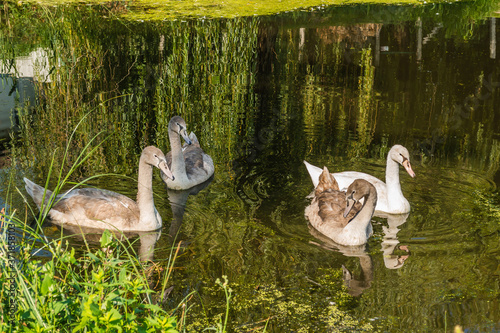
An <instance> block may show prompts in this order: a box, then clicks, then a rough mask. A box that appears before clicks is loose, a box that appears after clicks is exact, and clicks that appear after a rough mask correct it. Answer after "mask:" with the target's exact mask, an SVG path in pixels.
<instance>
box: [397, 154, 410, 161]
mask: <svg viewBox="0 0 500 333" xmlns="http://www.w3.org/2000/svg"><path fill="white" fill-rule="evenodd" d="M399 155H401V157H402V158H403V162H402V163H404V162H405V161H408V158H407V157H406V156H404V155H403V154H401V153H399Z"/></svg>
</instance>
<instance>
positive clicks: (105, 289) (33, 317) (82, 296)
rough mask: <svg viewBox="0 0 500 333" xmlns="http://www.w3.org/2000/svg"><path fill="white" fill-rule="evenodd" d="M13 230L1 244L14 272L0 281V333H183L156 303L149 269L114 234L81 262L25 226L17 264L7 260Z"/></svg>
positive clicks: (6, 219) (3, 259)
mask: <svg viewBox="0 0 500 333" xmlns="http://www.w3.org/2000/svg"><path fill="white" fill-rule="evenodd" d="M2 218H3V219H4V223H14V224H16V225H17V226H21V225H20V223H21V221H19V220H16V218H15V217H13V216H9V215H2ZM7 230H8V229H7V228H5V229H4V231H3V236H4V237H2V240H1V241H0V242H1V243H0V245H1V249H2V250H1V251H2V252H1V256H0V262H1V265H2V267H4V268H5V267H9V266H11V267H13V268H14V269H13V270H12V271H9V270H7V269H2V273H1V275H0V285H1V290H0V295H1V296H0V297H1V302H2V303H3V305H4V306H2V309H3V310H2V311H3V313H2V320H1V321H0V331H2V332H157V331H161V332H169V333H173V332H177V329H176V317H175V316H174V315H173V312H174V311H172V312H170V313H168V312H166V311H165V310H163V309H162V308H161V307H159V306H157V305H155V303H154V302H153V296H154V295H155V292H154V291H152V290H151V289H150V287H149V283H148V279H147V276H146V275H145V273H144V272H145V271H147V270H145V267H144V263H142V262H140V261H139V260H137V259H136V256H134V255H133V253H131V251H130V247H129V246H128V244H126V243H124V242H121V241H118V240H117V239H115V238H114V236H112V234H111V233H110V232H105V233H104V234H103V236H102V238H101V243H100V245H101V246H100V248H98V249H95V250H87V251H86V252H85V253H84V254H83V255H82V256H81V257H78V258H77V257H76V256H75V249H74V248H71V249H70V248H69V247H68V242H67V241H66V242H65V243H64V240H63V239H56V240H50V241H47V240H44V239H43V237H41V236H38V237H37V236H36V235H35V234H34V233H33V230H29V227H27V226H24V227H23V231H24V232H26V234H25V237H23V238H17V237H16V243H17V244H16V247H17V249H18V251H16V252H15V255H16V256H17V261H16V262H15V263H12V262H9V259H8V256H7V255H8V253H7V246H6V245H7V244H6V242H5V240H6V237H5V236H6V233H7V232H8V231H7ZM18 230H19V229H18ZM26 236H28V237H26ZM63 244H65V245H63ZM39 250H46V251H48V252H50V255H51V258H50V259H49V260H47V261H42V260H40V259H37V257H36V256H35V255H33V253H34V252H36V251H39ZM11 253H12V252H11ZM11 279H12V280H11ZM11 286H14V288H13V289H12V290H14V292H11V291H10V290H11ZM12 300H14V301H15V304H16V305H17V307H18V309H17V311H16V312H15V314H14V315H13V316H12V314H9V313H6V310H7V309H8V307H7V306H6V305H7V303H8V302H10V301H12ZM174 310H175V309H174Z"/></svg>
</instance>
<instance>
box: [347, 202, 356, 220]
mask: <svg viewBox="0 0 500 333" xmlns="http://www.w3.org/2000/svg"><path fill="white" fill-rule="evenodd" d="M351 200H352V199H347V200H346V202H347V206H346V208H345V210H344V217H347V215H349V213H350V212H351V209H352V208H353V207H354V203H355V202H356V201H355V200H352V204H349V203H350V201H351Z"/></svg>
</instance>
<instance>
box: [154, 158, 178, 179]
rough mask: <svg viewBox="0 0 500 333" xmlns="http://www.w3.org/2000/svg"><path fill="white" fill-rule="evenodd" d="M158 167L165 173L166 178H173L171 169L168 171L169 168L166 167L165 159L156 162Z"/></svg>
mask: <svg viewBox="0 0 500 333" xmlns="http://www.w3.org/2000/svg"><path fill="white" fill-rule="evenodd" d="M158 168H159V169H160V170H161V172H163V173H164V174H165V176H167V177H168V178H170V179H172V180H175V177H174V175H173V174H172V171H170V168H169V167H168V165H167V162H166V161H161V162H160V163H159V164H158Z"/></svg>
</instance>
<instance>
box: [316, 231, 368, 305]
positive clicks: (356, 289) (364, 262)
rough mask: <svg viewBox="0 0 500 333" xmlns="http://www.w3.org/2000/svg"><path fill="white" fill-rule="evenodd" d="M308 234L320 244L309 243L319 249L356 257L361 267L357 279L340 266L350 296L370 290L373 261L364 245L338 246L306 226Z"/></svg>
mask: <svg viewBox="0 0 500 333" xmlns="http://www.w3.org/2000/svg"><path fill="white" fill-rule="evenodd" d="M308 226H309V232H310V233H311V235H313V236H314V237H315V238H316V239H318V240H319V241H321V244H320V243H316V242H312V241H311V242H310V243H312V244H315V245H317V246H319V247H322V248H324V249H327V250H330V251H337V252H340V253H342V254H343V255H344V256H346V257H358V258H359V264H360V266H361V272H362V274H361V276H360V277H359V278H355V277H354V275H353V274H352V272H351V271H350V270H349V269H347V268H346V267H345V266H344V265H342V275H343V280H344V284H345V285H346V287H347V290H348V292H349V294H350V295H352V296H359V295H361V294H362V293H363V292H364V291H365V290H366V289H368V288H370V286H371V283H372V280H373V261H372V258H371V256H370V255H369V254H368V253H367V252H366V244H362V245H355V246H353V245H348V246H345V245H340V244H337V243H335V242H334V241H333V240H331V239H330V238H329V237H327V236H325V235H323V234H322V233H321V232H319V231H318V230H316V229H314V227H313V226H312V225H311V224H308Z"/></svg>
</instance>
